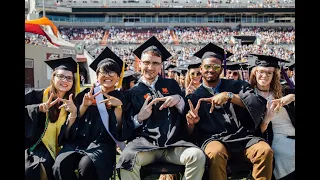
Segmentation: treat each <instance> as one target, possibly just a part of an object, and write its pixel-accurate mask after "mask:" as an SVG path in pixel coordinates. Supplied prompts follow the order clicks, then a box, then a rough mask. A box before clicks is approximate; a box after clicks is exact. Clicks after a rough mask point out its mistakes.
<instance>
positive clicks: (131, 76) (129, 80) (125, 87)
mask: <svg viewBox="0 0 320 180" xmlns="http://www.w3.org/2000/svg"><path fill="white" fill-rule="evenodd" d="M137 81H138V78H137V77H136V75H135V72H134V71H132V70H126V71H125V72H124V77H123V81H122V86H121V91H122V92H123V93H124V94H125V93H127V92H128V91H129V89H131V88H132V87H133V86H134V85H135V84H136V83H137Z"/></svg>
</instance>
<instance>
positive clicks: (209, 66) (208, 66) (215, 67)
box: [203, 64, 221, 71]
mask: <svg viewBox="0 0 320 180" xmlns="http://www.w3.org/2000/svg"><path fill="white" fill-rule="evenodd" d="M203 69H205V70H206V71H209V70H210V69H213V70H214V71H220V70H221V65H218V64H205V65H203Z"/></svg>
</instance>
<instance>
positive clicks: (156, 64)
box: [142, 61, 161, 66]
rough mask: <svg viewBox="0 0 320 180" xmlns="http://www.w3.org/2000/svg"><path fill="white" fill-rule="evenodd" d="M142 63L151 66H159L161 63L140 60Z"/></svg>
mask: <svg viewBox="0 0 320 180" xmlns="http://www.w3.org/2000/svg"><path fill="white" fill-rule="evenodd" d="M142 64H143V65H145V66H149V65H150V64H151V66H159V65H160V64H161V62H150V61H142Z"/></svg>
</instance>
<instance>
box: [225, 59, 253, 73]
mask: <svg viewBox="0 0 320 180" xmlns="http://www.w3.org/2000/svg"><path fill="white" fill-rule="evenodd" d="M247 67H248V65H247V62H234V61H228V62H227V68H226V69H229V70H233V71H234V70H241V69H246V68H247Z"/></svg>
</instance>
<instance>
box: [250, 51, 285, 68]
mask: <svg viewBox="0 0 320 180" xmlns="http://www.w3.org/2000/svg"><path fill="white" fill-rule="evenodd" d="M250 55H253V56H255V57H256V59H255V66H262V67H274V68H279V67H280V64H279V63H282V62H288V61H286V60H283V59H280V58H277V57H275V56H269V55H262V54H250Z"/></svg>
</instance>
